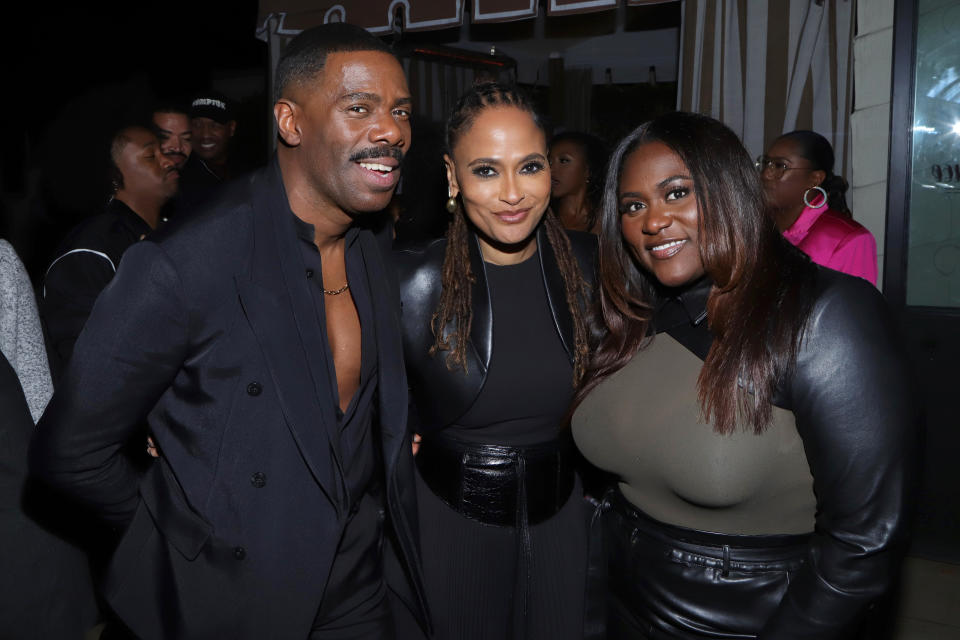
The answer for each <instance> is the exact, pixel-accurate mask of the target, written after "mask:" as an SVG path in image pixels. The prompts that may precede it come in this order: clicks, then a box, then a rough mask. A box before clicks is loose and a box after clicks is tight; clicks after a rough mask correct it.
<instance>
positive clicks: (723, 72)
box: [677, 0, 855, 174]
mask: <svg viewBox="0 0 960 640" xmlns="http://www.w3.org/2000/svg"><path fill="white" fill-rule="evenodd" d="M854 2H855V0H772V1H768V0H684V2H683V4H684V6H683V26H682V29H681V47H680V48H681V60H680V69H681V78H680V83H679V89H678V95H677V106H678V108H679V109H683V110H685V111H696V112H699V113H704V114H707V115H710V116H712V117H714V118H717V119H719V120H722V121H723V122H724V123H726V124H727V125H728V126H729V127H730V128H731V129H733V130H734V131H735V132H736V133H737V134H738V135H740V136H741V138H742V139H743V143H744V146H746V148H747V150H748V151H749V152H750V153H751V154H752V155H754V156H756V155H759V154H761V153H762V152H763V150H764V149H765V148H766V147H767V146H768V145H769V144H770V143H771V142H772V141H773V140H774V138H776V137H777V136H779V135H780V134H782V133H785V132H787V131H792V130H794V129H813V130H814V131H816V132H818V133H820V134H821V135H823V136H825V137H826V138H827V139H828V140H830V141H831V143H832V144H833V147H834V151H835V152H836V156H837V164H836V166H835V168H834V170H835V172H836V173H838V174H843V173H844V168H845V165H846V163H845V156H846V155H847V128H848V122H849V115H850V110H851V96H852V92H851V85H852V82H851V81H852V66H851V64H850V62H851V54H852V50H853V16H854V9H855V7H854Z"/></svg>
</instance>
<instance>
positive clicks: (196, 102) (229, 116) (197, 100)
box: [190, 91, 233, 124]
mask: <svg viewBox="0 0 960 640" xmlns="http://www.w3.org/2000/svg"><path fill="white" fill-rule="evenodd" d="M190 117H191V118H210V119H211V120H214V121H216V122H219V123H220V124H226V123H228V122H230V121H231V120H233V110H232V109H231V108H230V101H229V100H227V97H226V96H225V95H223V94H222V93H218V92H216V91H205V92H203V93H199V94H197V95H196V96H194V98H193V100H191V101H190Z"/></svg>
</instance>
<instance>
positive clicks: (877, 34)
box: [848, 0, 894, 283]
mask: <svg viewBox="0 0 960 640" xmlns="http://www.w3.org/2000/svg"><path fill="white" fill-rule="evenodd" d="M893 3H894V0H858V1H857V27H856V35H855V36H854V39H853V78H854V79H853V84H854V89H853V91H854V97H853V105H854V109H853V113H852V114H851V116H850V130H851V135H850V138H849V140H850V159H851V171H850V172H849V174H848V178H849V180H850V191H849V192H848V196H849V198H848V202H849V204H850V209H851V210H852V211H853V216H854V218H856V220H857V221H859V222H860V223H861V224H863V225H864V226H865V227H866V228H867V229H869V230H870V232H871V233H873V236H874V237H875V238H876V239H877V252H878V253H879V255H878V260H879V266H880V278H879V282H880V283H882V282H883V253H884V240H885V231H886V220H887V168H888V164H889V162H888V161H889V145H890V96H891V92H890V89H891V88H890V79H891V71H892V65H893Z"/></svg>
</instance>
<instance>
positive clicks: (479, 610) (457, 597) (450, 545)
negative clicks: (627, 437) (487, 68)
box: [396, 84, 595, 640]
mask: <svg viewBox="0 0 960 640" xmlns="http://www.w3.org/2000/svg"><path fill="white" fill-rule="evenodd" d="M446 149H447V153H446V155H445V156H444V161H445V163H446V167H447V179H448V184H449V195H450V199H449V201H448V203H447V208H448V210H449V211H450V212H451V213H452V214H453V221H452V223H451V225H450V229H449V231H448V233H447V236H446V238H444V239H442V240H437V241H434V242H433V243H430V244H428V245H425V246H420V247H416V248H413V249H409V250H405V251H400V252H398V253H397V254H396V259H397V264H398V269H399V277H400V287H401V296H402V301H403V317H402V324H403V333H404V352H405V358H406V360H407V370H408V372H409V379H410V384H411V391H412V394H413V399H414V405H415V411H416V413H418V414H419V423H417V424H415V425H412V426H413V428H414V429H415V430H417V431H418V432H419V433H420V434H421V435H422V438H423V439H422V442H421V444H420V448H419V452H418V454H417V458H416V460H417V467H418V470H419V472H420V473H419V475H418V480H417V482H418V487H417V489H418V503H419V508H420V523H419V524H420V536H421V549H422V553H423V564H424V576H425V583H426V590H427V595H428V600H429V606H430V609H431V613H432V617H433V621H434V625H435V630H436V633H435V637H436V638H442V639H446V640H462V639H470V638H477V639H480V638H483V639H490V640H493V639H496V640H502V639H504V638H544V639H546V638H551V639H554V638H571V639H572V638H580V637H582V613H583V597H584V582H585V572H586V563H587V532H586V507H585V503H584V502H583V499H582V497H581V495H582V491H581V489H580V486H579V481H578V480H577V478H576V477H575V473H574V471H573V462H572V458H571V443H570V439H569V433H568V432H567V431H564V430H562V429H561V426H560V425H561V421H562V419H563V416H564V414H565V412H566V411H567V408H568V406H569V403H570V400H571V399H572V397H573V392H574V385H575V383H576V382H577V381H578V380H579V379H580V377H581V376H582V375H583V368H584V364H585V362H586V359H587V353H588V347H587V330H586V325H585V323H584V319H583V315H582V312H581V307H582V305H583V304H584V301H585V299H586V297H587V295H588V288H589V287H588V285H587V283H586V282H585V281H584V279H583V276H584V274H585V273H586V274H591V273H592V269H593V266H592V262H593V257H594V253H595V240H594V239H593V238H592V237H591V236H588V235H587V234H571V235H568V234H567V233H566V232H564V230H563V229H562V227H561V226H560V223H559V221H558V220H557V219H556V217H555V216H553V215H552V214H546V211H547V205H548V203H549V199H550V167H549V164H548V162H547V145H546V136H545V133H544V129H543V124H542V122H541V120H540V118H539V117H538V116H537V115H536V113H535V112H534V110H533V108H532V105H531V103H530V102H529V100H528V99H527V98H526V97H525V96H524V95H522V94H521V93H519V92H518V90H516V89H515V88H512V87H508V86H501V85H498V84H482V85H477V86H475V87H473V88H472V89H471V90H469V91H468V92H467V93H466V94H465V95H464V96H463V97H462V98H461V99H460V101H459V103H458V105H457V107H456V109H455V110H454V112H453V114H452V115H451V117H450V119H449V121H448V125H447V132H446ZM401 635H402V634H401ZM403 637H406V636H403Z"/></svg>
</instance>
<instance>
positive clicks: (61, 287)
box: [40, 125, 179, 373]
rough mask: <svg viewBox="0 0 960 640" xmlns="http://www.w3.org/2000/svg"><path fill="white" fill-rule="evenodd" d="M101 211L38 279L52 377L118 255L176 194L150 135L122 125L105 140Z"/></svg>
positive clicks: (174, 178)
mask: <svg viewBox="0 0 960 640" xmlns="http://www.w3.org/2000/svg"><path fill="white" fill-rule="evenodd" d="M107 172H108V176H109V181H110V186H109V188H110V190H111V191H112V195H111V196H110V200H109V202H108V203H107V207H106V210H105V211H104V212H103V213H101V214H99V215H97V216H94V217H92V218H90V219H88V220H86V221H84V222H82V223H81V224H80V225H78V226H77V227H76V228H74V229H73V231H71V232H70V233H69V234H67V237H66V239H65V240H64V241H63V242H62V243H61V245H60V247H59V249H58V250H57V251H56V252H55V256H56V257H55V258H54V259H53V261H51V263H50V266H49V267H47V271H46V274H45V276H44V278H43V290H42V299H41V301H40V314H41V317H42V319H43V323H44V326H45V328H46V331H47V338H48V340H49V349H50V352H51V354H52V356H51V357H52V358H56V360H58V362H57V363H56V364H55V363H53V362H52V363H51V367H52V368H53V369H54V373H56V372H57V371H59V367H61V366H64V365H66V363H67V361H68V360H69V359H70V356H71V355H72V353H73V344H74V342H76V340H77V336H79V335H80V332H81V331H82V330H83V326H84V324H86V322H87V318H88V317H89V316H90V311H91V310H92V309H93V305H94V302H96V300H97V296H99V295H100V292H101V291H103V289H104V287H106V286H107V284H109V282H110V281H111V280H112V279H113V276H114V274H115V273H116V271H117V266H118V265H119V264H120V258H121V256H123V253H124V252H125V251H126V250H127V248H129V247H130V246H131V245H132V244H134V243H135V242H138V241H139V240H141V239H142V238H143V237H144V236H146V235H147V234H149V233H150V232H151V231H152V230H153V229H155V228H156V227H157V224H158V223H159V221H160V215H161V210H162V209H163V206H164V205H165V204H166V203H167V202H168V201H169V200H170V198H172V197H173V196H174V194H175V193H176V192H177V185H178V181H179V173H178V172H177V169H176V167H175V165H174V163H173V160H171V159H170V158H169V157H168V156H166V155H164V154H163V153H161V151H160V141H159V140H158V139H157V136H156V135H155V134H154V133H153V131H151V130H149V129H147V128H145V127H142V126H140V125H133V126H125V127H123V128H122V129H120V130H119V131H118V132H117V133H116V134H114V136H113V137H112V139H111V141H110V148H109V155H108V171H107Z"/></svg>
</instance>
